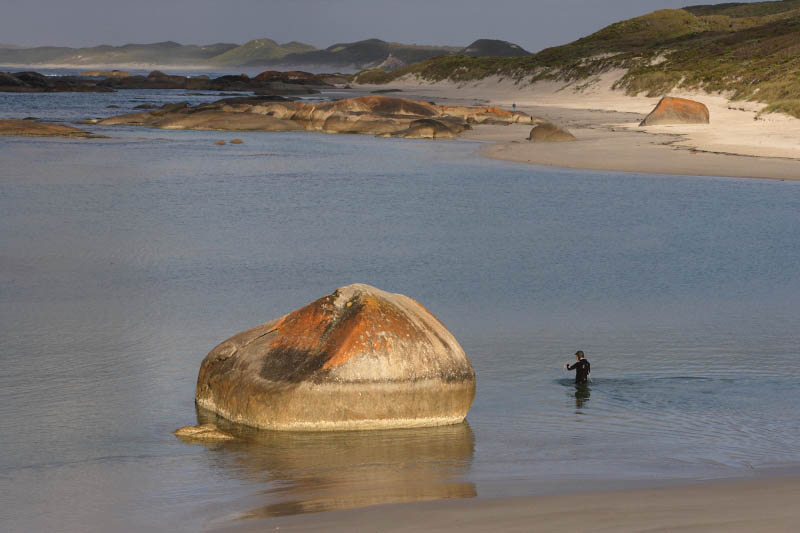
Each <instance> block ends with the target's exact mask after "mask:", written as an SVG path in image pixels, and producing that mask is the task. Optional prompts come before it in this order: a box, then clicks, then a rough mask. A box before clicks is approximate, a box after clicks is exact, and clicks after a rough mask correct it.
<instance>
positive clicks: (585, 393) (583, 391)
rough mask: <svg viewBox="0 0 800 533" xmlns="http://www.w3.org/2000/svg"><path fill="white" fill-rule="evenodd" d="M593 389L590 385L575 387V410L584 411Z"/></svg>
mask: <svg viewBox="0 0 800 533" xmlns="http://www.w3.org/2000/svg"><path fill="white" fill-rule="evenodd" d="M591 395H592V389H591V388H590V387H589V386H588V385H577V384H576V385H575V409H583V408H584V407H586V404H587V403H589V399H590V397H591Z"/></svg>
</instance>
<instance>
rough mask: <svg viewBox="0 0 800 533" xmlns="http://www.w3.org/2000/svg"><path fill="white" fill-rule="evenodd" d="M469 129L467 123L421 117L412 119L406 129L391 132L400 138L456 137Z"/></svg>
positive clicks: (393, 135)
mask: <svg viewBox="0 0 800 533" xmlns="http://www.w3.org/2000/svg"><path fill="white" fill-rule="evenodd" d="M466 129H470V126H469V124H467V123H463V124H457V123H454V122H448V121H446V120H436V119H432V118H421V119H417V120H414V121H412V122H411V123H410V124H409V125H408V129H406V130H403V131H398V132H396V133H394V134H392V137H400V138H402V139H456V138H458V134H459V133H461V132H462V131H464V130H466Z"/></svg>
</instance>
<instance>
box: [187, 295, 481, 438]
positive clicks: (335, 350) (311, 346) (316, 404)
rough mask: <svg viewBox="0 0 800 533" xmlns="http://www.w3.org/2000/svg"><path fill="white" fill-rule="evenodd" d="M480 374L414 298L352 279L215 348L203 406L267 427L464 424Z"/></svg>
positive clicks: (203, 373)
mask: <svg viewBox="0 0 800 533" xmlns="http://www.w3.org/2000/svg"><path fill="white" fill-rule="evenodd" d="M474 395H475V372H474V371H473V369H472V365H471V364H470V362H469V360H468V359H467V356H466V354H464V351H463V350H462V349H461V346H460V345H459V344H458V341H456V339H455V338H454V337H453V336H452V334H450V332H449V331H447V329H446V328H445V327H444V325H443V324H442V323H441V322H440V321H439V320H438V319H437V318H436V317H434V316H433V315H432V314H431V313H430V312H429V311H428V310H427V309H425V308H424V307H423V306H422V305H420V304H419V303H417V302H416V301H414V300H412V299H411V298H408V297H406V296H403V295H400V294H390V293H387V292H384V291H381V290H379V289H376V288H374V287H370V286H368V285H360V284H358V285H350V286H348V287H343V288H341V289H338V290H337V291H335V292H334V293H333V294H331V295H329V296H325V297H324V298H320V299H319V300H317V301H315V302H313V303H311V304H309V305H307V306H305V307H303V308H301V309H298V310H297V311H294V312H292V313H289V314H288V315H285V316H283V317H281V318H279V319H276V320H273V321H271V322H268V323H266V324H263V325H261V326H258V327H256V328H254V329H252V330H249V331H245V332H242V333H239V334H238V335H235V336H234V337H232V338H231V339H229V340H227V341H225V342H223V343H222V344H220V345H219V346H217V347H216V348H214V350H212V351H211V353H209V354H208V356H207V357H206V359H205V360H204V361H203V364H202V365H201V368H200V373H199V376H198V380H197V392H196V401H197V404H198V405H199V406H200V407H202V408H204V409H208V410H210V411H213V412H215V413H217V414H219V415H221V416H223V417H225V418H227V419H229V420H232V421H234V422H239V423H243V424H246V425H250V426H255V427H261V428H268V429H289V430H338V429H372V428H388V427H415V426H416V427H418V426H434V425H446V424H454V423H458V422H461V421H462V420H463V419H464V417H465V416H466V414H467V411H468V410H469V408H470V406H471V404H472V400H473V398H474Z"/></svg>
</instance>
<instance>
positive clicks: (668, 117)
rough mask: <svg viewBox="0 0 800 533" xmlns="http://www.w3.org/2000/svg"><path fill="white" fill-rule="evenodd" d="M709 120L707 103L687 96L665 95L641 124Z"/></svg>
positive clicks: (707, 121) (654, 124)
mask: <svg viewBox="0 0 800 533" xmlns="http://www.w3.org/2000/svg"><path fill="white" fill-rule="evenodd" d="M709 122H710V115H709V112H708V107H706V106H705V104H702V103H700V102H695V101H694V100H688V99H686V98H675V97H671V96H665V97H664V98H662V99H661V100H660V101H659V102H658V104H657V105H656V107H655V109H653V111H652V112H651V113H650V114H649V115H647V116H646V117H645V119H644V120H643V121H642V122H641V124H639V126H659V125H667V124H708V123H709Z"/></svg>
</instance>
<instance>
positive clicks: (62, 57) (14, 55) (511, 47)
mask: <svg viewBox="0 0 800 533" xmlns="http://www.w3.org/2000/svg"><path fill="white" fill-rule="evenodd" d="M454 54H464V55H470V56H476V57H484V56H490V55H496V56H507V57H516V56H524V55H529V52H527V51H525V50H523V49H522V48H521V47H519V46H518V45H516V44H512V43H508V42H506V41H496V40H490V39H480V40H478V41H475V42H474V43H472V44H471V45H469V46H468V47H466V48H461V47H458V46H428V45H417V44H403V43H391V42H386V41H382V40H380V39H367V40H364V41H356V42H352V43H337V44H334V45H332V46H329V47H328V48H325V49H323V50H318V49H316V48H315V47H314V46H312V45H310V44H305V43H300V42H297V41H292V42H289V43H284V44H279V43H277V42H275V41H274V40H272V39H267V38H264V39H255V40H252V41H248V42H246V43H245V44H243V45H237V44H230V43H217V44H210V45H205V46H198V45H183V44H179V43H176V42H172V41H167V42H163V43H153V44H126V45H124V46H108V45H103V46H94V47H87V48H69V47H57V46H38V47H34V48H24V47H18V46H14V45H0V64H7V65H31V66H35V65H41V64H53V65H107V66H109V67H113V66H118V65H126V64H142V65H185V66H197V67H270V68H281V67H292V68H301V67H308V68H323V69H328V70H351V71H358V70H361V69H365V68H375V67H379V68H382V69H384V70H391V69H394V68H398V67H402V66H406V65H409V64H412V63H417V62H420V61H423V60H425V59H429V58H432V57H436V56H441V55H454Z"/></svg>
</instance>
